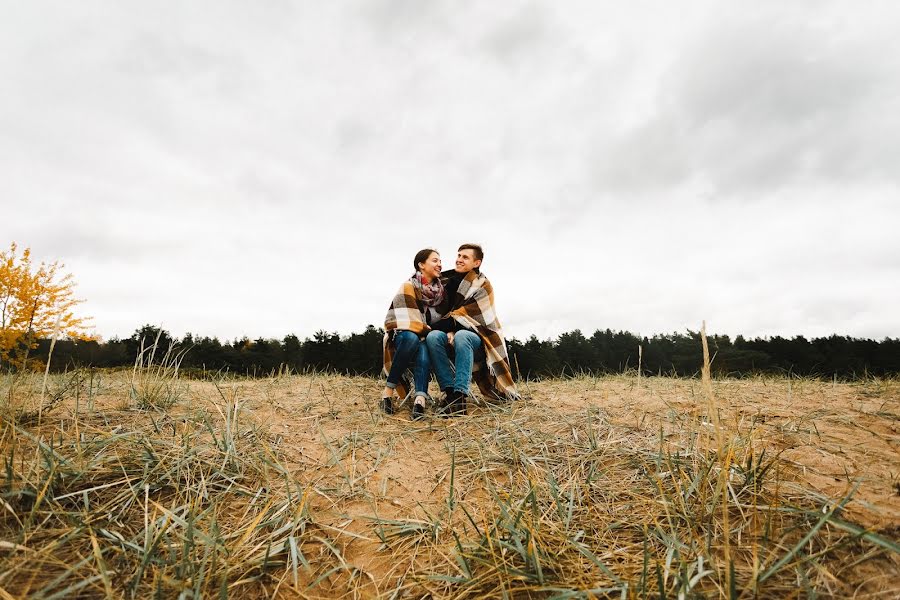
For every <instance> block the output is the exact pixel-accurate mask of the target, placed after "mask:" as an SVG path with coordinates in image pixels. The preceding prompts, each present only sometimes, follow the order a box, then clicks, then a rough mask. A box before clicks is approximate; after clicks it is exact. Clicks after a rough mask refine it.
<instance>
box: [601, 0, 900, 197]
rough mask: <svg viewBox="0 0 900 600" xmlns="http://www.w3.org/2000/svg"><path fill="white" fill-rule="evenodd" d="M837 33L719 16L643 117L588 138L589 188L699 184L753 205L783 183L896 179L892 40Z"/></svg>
mask: <svg viewBox="0 0 900 600" xmlns="http://www.w3.org/2000/svg"><path fill="white" fill-rule="evenodd" d="M859 33H861V32H857V35H853V36H841V35H839V33H838V32H829V31H822V30H820V29H817V28H816V26H815V24H811V23H808V22H807V21H805V20H794V19H792V18H790V17H789V16H786V15H751V16H749V17H748V16H747V15H745V14H739V15H737V17H735V16H734V15H731V18H730V19H724V20H716V21H715V22H714V23H713V24H712V25H710V26H709V27H708V29H707V30H705V31H702V32H700V33H699V34H698V35H697V36H696V39H695V41H693V42H691V43H689V44H687V45H686V47H685V48H684V51H683V52H682V53H680V54H679V55H678V56H677V58H676V59H675V60H674V61H673V63H672V65H671V66H670V68H669V69H668V70H667V71H666V72H665V73H664V75H663V76H662V77H661V79H660V80H659V87H658V89H657V96H656V103H655V110H654V111H652V112H651V113H650V114H649V115H648V117H647V118H646V119H645V120H644V121H643V122H639V123H637V124H635V125H634V126H632V127H630V128H628V129H627V130H625V131H621V132H620V133H619V134H618V135H616V136H614V137H612V139H607V138H601V139H599V140H598V141H597V143H596V146H595V151H594V154H593V156H592V164H593V165H594V166H595V168H594V178H593V181H594V185H595V188H596V189H598V191H603V190H609V191H610V192H614V193H622V192H635V193H637V192H646V191H647V190H648V189H656V190H660V191H661V190H665V189H671V187H672V186H677V185H698V184H702V186H705V187H707V189H708V190H709V193H712V194H715V195H718V196H722V197H744V198H753V197H757V196H758V195H759V194H761V193H768V192H773V191H776V190H779V189H782V188H784V187H786V186H788V187H789V186H794V185H806V184H807V183H810V182H811V183H813V184H815V183H818V182H827V183H831V184H835V185H844V184H846V183H847V182H850V181H852V182H854V184H855V185H858V184H864V183H865V182H869V181H874V182H878V181H887V182H890V183H891V184H894V185H896V184H898V183H900V168H898V167H900V117H898V116H897V114H896V111H893V110H890V109H889V106H890V104H892V103H893V102H895V101H896V99H897V98H898V97H900V85H898V81H897V78H896V77H895V76H894V75H893V73H895V72H897V70H898V68H900V61H898V59H897V58H896V56H897V55H898V53H897V52H893V53H892V52H890V51H888V49H889V48H894V49H895V50H898V49H900V47H898V44H897V42H896V41H894V40H895V38H893V37H892V38H890V39H888V38H885V37H883V36H882V35H881V34H877V33H876V34H875V35H872V36H866V35H859Z"/></svg>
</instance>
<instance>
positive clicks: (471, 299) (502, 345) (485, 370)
mask: <svg viewBox="0 0 900 600" xmlns="http://www.w3.org/2000/svg"><path fill="white" fill-rule="evenodd" d="M452 302H453V304H452V306H454V307H456V308H454V309H453V310H451V311H450V314H449V315H448V316H450V317H453V318H454V319H455V320H456V321H457V322H458V323H459V324H460V325H462V326H463V327H465V328H466V329H471V330H472V331H474V332H475V333H477V334H478V336H479V337H480V338H481V341H482V343H483V344H484V354H485V358H484V359H482V360H480V361H476V362H475V364H474V366H473V368H472V380H473V381H475V383H477V384H478V389H480V390H481V393H482V394H483V395H484V397H485V398H492V399H496V400H503V399H508V400H518V399H519V392H518V391H517V390H516V384H515V383H514V382H513V377H512V371H511V369H510V367H509V356H508V355H507V353H506V341H505V340H504V339H503V330H502V328H501V327H500V321H499V320H498V319H497V315H496V313H495V312H494V288H493V286H491V282H490V281H488V278H487V277H485V276H484V274H482V273H476V272H475V271H469V272H468V273H466V276H465V277H464V278H463V280H462V281H460V282H459V287H458V288H457V289H456V294H454V297H453V299H452Z"/></svg>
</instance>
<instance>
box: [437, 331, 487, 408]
mask: <svg viewBox="0 0 900 600" xmlns="http://www.w3.org/2000/svg"><path fill="white" fill-rule="evenodd" d="M425 345H426V346H427V347H428V354H429V355H430V356H431V364H432V365H434V375H435V377H437V380H438V385H439V386H441V389H442V390H446V389H447V388H453V389H454V390H456V391H457V392H462V393H464V394H467V395H468V393H469V382H470V381H471V380H472V365H473V364H474V363H475V359H476V358H481V356H483V355H484V350H483V349H482V342H481V338H480V337H478V334H477V333H475V332H473V331H469V330H468V329H462V330H460V331H457V332H456V333H455V334H454V336H453V349H454V354H455V357H454V358H455V360H454V365H455V367H456V374H455V375H454V374H453V368H452V367H451V365H450V355H449V352H448V350H449V348H450V344H448V343H447V334H446V333H444V332H443V331H431V332H429V334H428V337H426V338H425Z"/></svg>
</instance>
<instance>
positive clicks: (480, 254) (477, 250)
mask: <svg viewBox="0 0 900 600" xmlns="http://www.w3.org/2000/svg"><path fill="white" fill-rule="evenodd" d="M460 250H471V251H472V253H473V254H474V255H475V260H484V250H482V249H481V246H479V245H478V244H463V245H462V246H460V247H459V249H457V252H459V251H460Z"/></svg>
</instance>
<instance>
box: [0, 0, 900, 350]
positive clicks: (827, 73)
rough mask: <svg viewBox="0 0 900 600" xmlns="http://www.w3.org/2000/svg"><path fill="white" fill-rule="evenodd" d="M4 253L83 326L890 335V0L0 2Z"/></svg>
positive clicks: (896, 67) (895, 188) (897, 71)
mask: <svg viewBox="0 0 900 600" xmlns="http://www.w3.org/2000/svg"><path fill="white" fill-rule="evenodd" d="M0 15H2V17H0V86H2V91H0V170H2V177H0V205H2V210H0V243H2V244H3V245H4V246H7V245H8V244H9V242H11V241H16V242H18V243H19V244H20V246H23V247H24V246H30V247H31V248H32V250H33V252H34V254H35V256H37V257H38V258H42V259H46V260H60V261H62V262H64V263H65V264H66V266H67V269H68V271H69V272H71V273H72V274H73V275H74V277H75V279H76V280H77V282H78V288H77V291H78V294H79V296H80V297H82V298H84V299H85V303H84V304H83V305H82V307H81V312H82V313H83V314H86V315H90V316H93V318H94V324H95V326H96V331H97V333H98V334H100V335H101V336H103V337H104V338H110V337H112V336H120V337H127V336H129V335H130V334H131V333H132V332H133V331H134V330H135V329H136V328H137V327H139V326H140V325H142V324H144V323H153V324H157V325H162V326H163V327H164V328H166V329H168V330H169V331H171V332H172V333H173V334H175V335H179V336H180V335H183V334H184V333H185V332H188V331H191V332H194V333H195V334H200V335H216V336H218V337H220V338H224V339H233V338H236V337H239V336H243V335H247V336H249V337H251V338H256V337H279V338H280V337H282V336H284V335H285V334H287V333H291V332H293V333H296V334H298V335H300V336H301V337H305V336H308V335H311V334H312V333H313V332H314V331H316V330H317V329H326V330H329V331H338V332H341V333H344V334H346V333H350V332H352V331H361V330H362V329H363V328H364V327H365V326H366V325H367V324H369V323H372V324H375V325H377V326H380V325H381V324H382V323H383V319H384V313H385V310H386V309H387V306H388V304H389V302H390V299H391V297H392V296H393V294H394V292H395V291H396V289H397V288H398V287H399V285H400V283H401V282H402V281H403V280H404V279H405V278H406V277H408V276H409V275H410V274H411V272H412V264H411V263H412V257H413V255H414V254H415V253H416V251H417V250H419V249H420V248H423V247H435V248H437V249H438V250H439V251H440V252H441V254H442V256H443V259H444V265H445V266H447V267H450V266H452V264H453V260H454V257H455V254H456V248H457V247H458V245H459V244H460V243H462V242H467V241H474V242H480V243H481V244H482V245H483V246H484V249H485V254H486V256H485V262H484V265H483V271H484V272H485V273H486V274H487V275H488V277H489V278H490V279H491V281H492V283H493V284H494V288H495V295H496V302H497V310H498V313H499V315H500V317H501V320H502V321H503V323H504V325H505V328H506V331H507V335H511V336H515V337H518V338H520V339H522V338H525V337H527V336H528V335H530V334H532V333H534V334H537V335H538V336H539V337H541V338H544V337H549V336H555V335H557V334H559V333H561V332H563V331H569V330H572V329H575V328H580V329H581V330H582V331H584V332H585V333H587V334H590V333H591V332H593V331H594V330H595V329H597V328H603V329H605V328H607V327H609V328H612V329H626V330H630V331H633V332H635V333H641V334H644V335H652V334H654V333H663V332H672V331H684V330H685V329H686V328H690V329H694V330H696V329H699V326H700V323H701V321H702V320H704V319H705V320H706V321H707V324H708V327H709V329H710V330H711V331H715V332H720V333H729V334H732V335H734V334H737V333H743V334H745V335H751V336H766V335H795V334H804V335H808V336H817V335H827V334H830V333H835V332H836V333H840V334H848V335H855V336H866V337H874V338H877V339H880V338H883V337H885V336H890V337H898V336H900V193H898V192H900V36H898V35H897V32H898V31H900V5H898V4H897V3H896V2H876V1H872V2H849V1H848V2H820V1H810V2H752V3H750V2H742V3H737V2H721V1H711V2H671V1H662V2H627V3H626V2H597V1H586V2H565V1H559V0H555V1H552V2H512V1H503V2H500V1H496V2H494V1H491V2H484V1H482V2H474V1H472V2H461V1H447V2H437V1H424V0H378V1H371V2H319V1H315V2H313V1H310V2H287V1H266V2H249V1H248V2H225V1H222V0H216V1H214V2H196V1H191V2H181V1H179V2H158V1H154V2H123V1H118V0H117V1H115V2H112V1H108V2H86V1H81V0H80V1H78V2H70V1H64V2H54V3H49V2H41V1H28V2H18V1H13V0H0Z"/></svg>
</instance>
